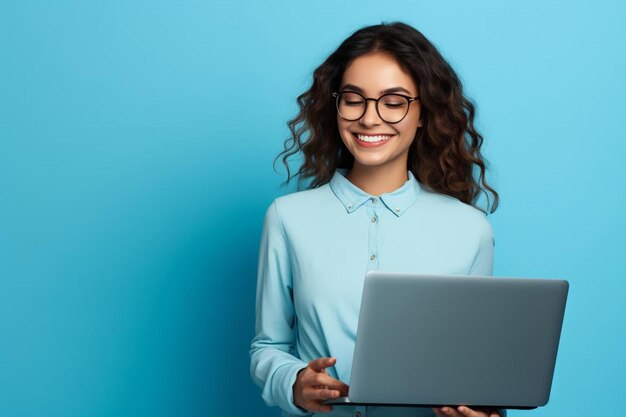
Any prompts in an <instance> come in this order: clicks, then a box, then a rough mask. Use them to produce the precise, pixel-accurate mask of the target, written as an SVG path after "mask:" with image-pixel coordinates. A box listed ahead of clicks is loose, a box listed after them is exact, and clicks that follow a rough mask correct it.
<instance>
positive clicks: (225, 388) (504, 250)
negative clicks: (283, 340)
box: [0, 0, 626, 417]
mask: <svg viewBox="0 0 626 417" xmlns="http://www.w3.org/2000/svg"><path fill="white" fill-rule="evenodd" d="M625 18H626V8H625V6H624V4H623V3H620V2H618V1H603V2H592V1H585V2H581V1H551V2H544V1H539V0H532V1H524V2H515V3H514V4H511V2H498V1H490V2H486V1H485V2H468V1H443V2H426V1H395V2H391V3H387V4H382V2H379V1H363V0H361V1H345V2H334V1H323V2H292V1H272V2H227V1H212V2H205V1H191V0H184V1H176V2H174V1H170V2H166V1H154V0H152V1H146V0H129V1H119V0H114V1H106V2H105V1H90V2H86V1H54V2H48V1H41V2H37V1H28V0H20V1H13V2H9V1H2V2H1V3H0V64H1V65H0V415H1V416H44V415H45V416H112V415H116V416H171V415H181V416H226V415H254V416H270V415H277V414H278V412H277V411H278V410H277V409H276V408H273V409H270V408H267V407H265V405H264V404H263V402H262V400H261V398H260V391H259V389H258V388H257V387H256V386H255V385H253V383H252V381H251V379H250V377H249V372H248V366H249V358H248V347H249V343H250V340H251V338H252V337H253V327H254V292H255V286H256V256H257V250H258V242H259V238H260V231H261V225H262V219H263V214H264V212H265V209H266V207H267V206H268V205H269V204H270V202H271V201H272V199H273V198H274V197H276V196H278V195H281V194H284V193H287V192H290V191H293V186H290V187H287V188H284V187H283V188H281V187H280V183H281V182H282V181H283V180H284V179H285V175H284V174H285V171H284V170H282V169H279V172H278V173H275V172H274V171H273V170H272V161H273V158H274V156H275V155H276V154H277V153H278V151H280V150H281V148H282V142H283V140H284V139H285V138H286V137H287V133H288V132H287V128H286V125H285V122H286V121H287V120H288V119H289V118H291V117H293V115H295V113H296V110H297V107H296V102H295V98H296V96H297V95H298V94H300V93H301V92H303V91H304V90H306V89H307V88H308V86H309V85H310V82H311V73H312V71H313V69H314V68H315V67H316V66H317V65H319V64H320V63H321V62H322V61H323V59H324V58H325V57H326V56H327V55H328V54H329V53H330V52H332V50H333V49H334V48H336V47H337V46H338V45H339V43H340V42H341V41H342V40H343V39H344V38H345V37H347V36H348V35H349V34H350V33H351V32H352V31H354V30H356V29H357V28H359V27H361V26H364V25H369V24H376V23H380V22H381V21H393V20H404V21H406V22H407V23H409V24H412V25H414V26H415V27H417V28H418V29H420V30H421V31H422V32H423V33H424V34H425V35H426V36H427V37H429V38H430V39H431V40H432V42H433V43H434V44H435V45H436V46H437V47H438V48H439V49H440V51H441V52H442V53H443V55H444V56H445V57H446V58H447V59H448V60H449V62H450V63H451V64H452V66H453V67H454V68H455V69H456V70H457V72H458V74H459V75H460V77H461V79H462V81H463V82H464V86H465V88H466V92H467V94H468V95H469V96H470V97H471V98H472V99H474V100H475V102H476V103H477V104H478V127H479V129H480V131H481V132H482V133H483V134H484V136H485V140H486V144H485V147H484V153H485V155H486V156H487V158H488V160H489V161H490V162H491V167H492V173H491V177H490V178H491V182H492V183H493V184H494V186H495V187H496V189H497V190H498V191H499V192H500V193H501V196H502V203H501V207H500V209H499V210H498V211H497V212H496V214H495V215H492V216H490V220H491V222H492V224H493V226H494V230H495V236H496V242H497V243H496V265H495V273H496V274H498V275H509V276H535V277H562V278H566V279H568V280H569V281H570V283H571V288H570V298H569V302H568V306H567V312H566V319H565V323H564V327H563V335H562V341H561V345H560V351H559V356H558V362H557V367H556V372H555V377H554V384H553V390H552V395H551V399H550V402H549V404H548V406H546V407H545V408H541V409H538V410H535V411H530V412H512V413H510V415H511V416H522V415H523V416H529V417H531V416H584V415H606V414H615V413H618V414H619V413H620V410H621V409H622V407H621V404H622V401H621V400H622V397H623V393H624V387H626V376H625V375H626V367H625V361H624V357H623V355H624V352H625V348H626V330H625V329H626V320H625V317H626V307H625V306H624V300H625V296H626V284H625V280H624V278H625V277H624V271H625V270H626V256H625V255H626V254H625V250H624V248H625V243H626V242H625V240H626V237H625V236H626V221H625V220H624V217H623V216H624V213H625V212H626V199H625V196H624V191H623V183H624V181H625V180H626V169H625V168H624V166H625V165H624V161H623V159H624V157H625V156H626V140H625V139H626V127H625V126H624V119H625V118H624V97H625V96H626V81H625V80H626V78H625V77H624V74H626V47H625V44H624V40H625V39H626V38H625V36H624V30H623V29H622V28H621V27H620V26H621V24H622V23H623V21H624V20H625Z"/></svg>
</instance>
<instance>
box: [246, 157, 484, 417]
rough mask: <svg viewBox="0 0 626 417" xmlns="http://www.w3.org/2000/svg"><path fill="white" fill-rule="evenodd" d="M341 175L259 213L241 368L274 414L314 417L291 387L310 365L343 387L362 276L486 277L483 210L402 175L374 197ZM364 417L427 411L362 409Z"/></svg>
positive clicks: (337, 410) (341, 411) (344, 410)
mask: <svg viewBox="0 0 626 417" xmlns="http://www.w3.org/2000/svg"><path fill="white" fill-rule="evenodd" d="M346 172H347V170H344V169H340V170H337V171H336V172H335V173H334V175H333V177H332V179H331V180H330V182H329V183H327V184H325V185H323V186H320V187H318V188H315V189H312V190H306V191H300V192H296V193H293V194H289V195H286V196H283V197H279V198H277V199H276V200H274V202H273V203H272V204H271V205H270V207H269V208H268V210H267V213H266V215H265V222H264V226H263V233H262V237H261V244H260V250H259V264H258V277H257V279H258V280H257V295H256V327H255V331H256V336H255V337H254V339H253V340H252V344H251V346H250V372H251V375H252V379H253V380H254V382H255V383H256V384H257V385H258V386H259V387H260V388H261V390H262V394H261V395H262V398H263V400H264V401H265V403H266V404H267V405H269V406H274V405H277V406H279V407H280V408H281V409H282V410H283V416H290V415H296V416H304V415H313V413H310V412H304V411H303V410H302V409H300V408H298V407H296V406H295V405H294V404H293V391H292V386H293V384H294V382H295V380H296V376H297V373H298V371H299V370H300V369H302V368H305V367H306V366H307V364H308V362H309V361H311V360H313V359H317V358H320V357H335V358H337V362H336V364H335V366H334V367H331V368H328V369H327V371H328V373H329V375H330V376H332V377H333V378H336V379H339V380H341V381H343V382H345V383H346V384H348V385H349V384H350V371H351V366H352V354H353V350H354V344H355V338H356V329H357V322H358V315H359V308H360V303H361V293H362V289H363V281H364V278H365V273H366V272H367V271H371V270H382V271H398V272H413V273H432V274H470V275H471V274H473V275H491V274H492V270H493V247H494V240H493V233H492V228H491V226H490V224H489V222H488V221H487V219H486V217H485V215H484V213H483V212H481V211H480V210H478V209H476V208H474V207H472V206H470V205H467V204H465V203H462V202H461V201H459V200H458V199H456V198H453V197H449V196H446V195H442V194H440V193H436V192H433V191H431V190H429V189H428V188H426V187H425V186H424V185H422V184H421V183H419V182H418V181H417V180H416V179H415V178H414V176H413V174H412V173H411V172H410V171H408V180H407V181H406V182H405V183H404V184H403V185H402V186H401V187H400V188H398V189H396V190H395V191H393V192H390V193H385V194H382V195H380V196H372V195H369V194H367V193H366V192H364V191H363V190H361V189H359V188H358V187H356V186H355V185H354V184H352V183H351V182H350V181H349V180H347V179H346V178H345V176H344V175H345V174H346ZM376 409H378V410H376ZM354 410H355V409H354V407H344V406H341V407H338V406H335V407H334V409H333V412H332V413H319V414H315V415H316V416H318V415H319V416H348V415H351V416H353V415H354ZM377 411H378V413H377ZM367 415H368V416H371V415H384V416H433V415H434V413H433V412H432V411H431V410H430V409H417V408H413V409H411V408H386V409H383V408H382V407H368V410H367Z"/></svg>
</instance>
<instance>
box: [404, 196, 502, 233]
mask: <svg viewBox="0 0 626 417" xmlns="http://www.w3.org/2000/svg"><path fill="white" fill-rule="evenodd" d="M416 203H417V204H418V205H419V206H421V207H420V208H421V209H423V210H426V211H428V212H431V213H433V215H435V216H436V217H438V218H440V219H441V220H442V221H445V222H446V223H448V224H450V225H452V226H454V227H457V228H459V229H463V230H468V231H471V232H473V233H478V234H480V235H486V236H487V237H490V236H492V235H493V229H492V227H491V224H490V223H489V221H488V220H487V215H486V214H485V213H484V212H482V211H481V210H479V209H477V208H476V207H474V206H472V205H470V204H466V203H464V202H462V201H460V200H459V199H457V198H454V197H451V196H449V195H445V194H441V193H438V192H435V191H433V190H431V189H429V188H427V187H425V186H422V190H421V192H420V195H419V198H418V199H417V201H416Z"/></svg>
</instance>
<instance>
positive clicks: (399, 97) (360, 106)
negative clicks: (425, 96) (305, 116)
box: [332, 91, 419, 124]
mask: <svg viewBox="0 0 626 417" xmlns="http://www.w3.org/2000/svg"><path fill="white" fill-rule="evenodd" d="M332 95H333V97H336V102H335V103H336V105H337V113H338V114H339V116H341V117H342V118H343V119H345V120H347V121H350V122H354V121H355V120H359V119H360V118H361V117H363V115H365V112H366V111H367V102H368V101H370V100H372V101H374V102H376V106H375V107H376V113H378V116H379V117H380V118H381V120H383V121H384V122H386V123H390V124H394V123H399V122H400V121H402V119H404V118H405V117H406V115H407V114H408V113H409V106H410V105H411V102H412V101H417V100H419V96H417V97H409V96H405V95H403V94H383V95H382V96H380V97H378V98H365V96H363V94H361V93H357V92H354V91H339V92H336V93H333V94H332ZM381 102H382V107H381V105H380V103H381Z"/></svg>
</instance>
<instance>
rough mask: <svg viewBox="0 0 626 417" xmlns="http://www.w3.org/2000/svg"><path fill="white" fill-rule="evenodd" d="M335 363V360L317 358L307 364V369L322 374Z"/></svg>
mask: <svg viewBox="0 0 626 417" xmlns="http://www.w3.org/2000/svg"><path fill="white" fill-rule="evenodd" d="M335 362H337V359H336V358H317V359H314V360H312V361H311V362H309V368H311V369H313V370H314V371H315V372H323V371H324V369H326V368H328V367H330V366H333V365H334V364H335Z"/></svg>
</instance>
